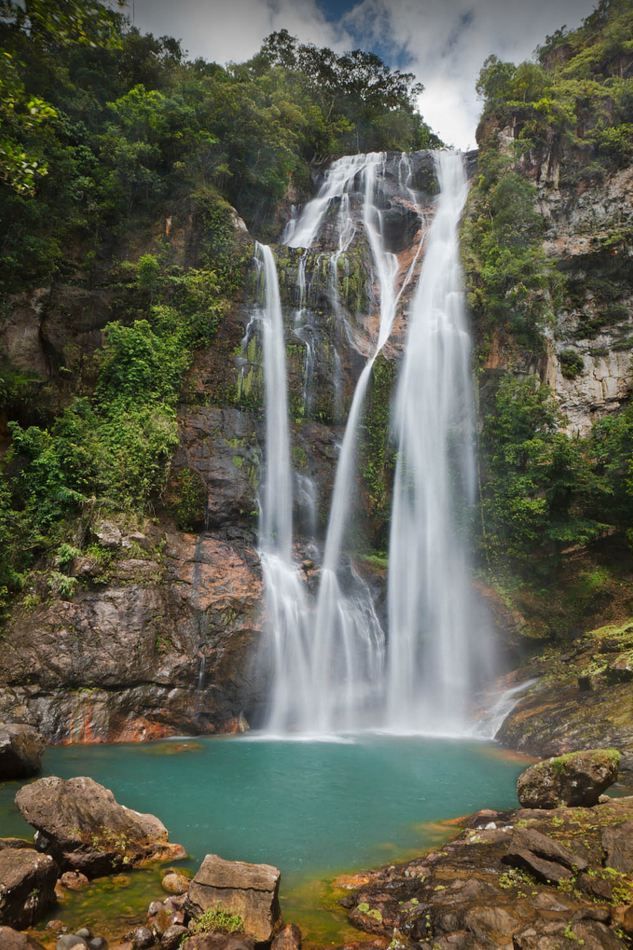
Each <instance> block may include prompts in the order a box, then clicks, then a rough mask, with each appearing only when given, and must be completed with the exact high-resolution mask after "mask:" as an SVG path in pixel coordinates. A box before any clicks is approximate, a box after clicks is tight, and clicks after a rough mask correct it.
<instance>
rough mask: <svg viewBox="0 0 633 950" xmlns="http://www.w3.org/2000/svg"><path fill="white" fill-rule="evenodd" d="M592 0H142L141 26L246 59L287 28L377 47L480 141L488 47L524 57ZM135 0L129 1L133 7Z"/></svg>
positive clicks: (206, 51)
mask: <svg viewBox="0 0 633 950" xmlns="http://www.w3.org/2000/svg"><path fill="white" fill-rule="evenodd" d="M594 3H595V0H359V2H358V3H356V5H355V6H354V7H353V8H352V10H351V11H350V12H349V13H347V14H346V15H345V16H344V17H343V18H342V19H341V20H340V21H339V22H338V23H331V22H329V21H328V20H327V19H326V17H325V16H324V14H323V12H322V10H321V9H320V7H319V5H318V2H317V0H178V2H174V0H135V3H134V6H135V21H136V25H137V26H138V27H139V28H140V29H143V30H148V31H150V32H152V33H154V34H156V35H158V36H161V35H164V34H167V35H170V36H176V37H177V38H179V39H181V40H182V41H183V46H184V47H185V49H187V50H188V51H189V53H190V55H191V56H193V57H195V56H203V57H205V58H206V59H210V60H214V61H216V62H220V63H225V62H229V61H234V62H240V61H242V60H244V59H248V58H249V57H250V56H252V55H253V54H254V53H255V52H257V50H258V49H259V47H260V45H261V42H262V40H263V38H264V37H265V36H266V35H267V34H268V33H271V32H272V31H273V30H279V29H282V28H285V29H287V30H289V31H290V33H292V34H294V35H296V36H299V37H300V39H301V40H303V41H304V42H308V41H309V42H313V43H316V44H318V45H326V46H331V47H333V48H334V49H337V50H342V49H349V48H350V47H352V46H363V47H365V48H372V47H375V46H378V47H379V50H380V51H381V52H382V53H383V55H384V54H385V53H386V52H388V53H389V54H390V55H391V56H392V57H393V61H397V62H403V59H402V57H404V61H405V62H406V66H405V68H406V69H407V70H410V71H412V72H415V73H416V75H417V76H418V78H419V79H420V81H421V82H423V83H424V86H425V92H424V93H423V95H422V96H421V99H420V110H421V112H422V114H423V115H424V117H425V119H426V121H427V122H428V123H429V124H430V125H431V127H432V128H434V129H435V130H436V131H437V132H439V134H440V135H441V137H442V138H443V139H444V140H445V141H446V142H447V143H448V144H452V145H456V146H458V147H460V148H467V147H469V146H474V144H475V128H476V125H477V117H478V115H479V112H480V108H481V104H480V103H479V102H478V100H477V96H476V93H475V83H476V80H477V76H478V74H479V70H480V68H481V65H482V63H483V61H484V59H485V58H486V56H488V55H489V54H490V53H496V54H497V55H498V56H500V57H501V58H502V59H509V60H512V61H514V62H519V61H521V60H523V59H526V58H528V57H529V56H530V55H531V53H532V51H533V50H534V48H535V47H536V46H537V45H538V44H539V43H541V42H542V41H543V40H544V39H545V36H546V35H547V34H548V33H552V32H554V31H555V30H556V29H558V28H559V27H560V26H562V25H563V24H567V25H568V26H569V27H573V26H576V25H577V24H578V23H579V22H580V21H581V20H582V19H583V17H585V16H587V14H589V13H590V12H591V10H592V9H593V8H594ZM131 7H132V0H129V3H128V9H129V10H131ZM386 58H389V57H386Z"/></svg>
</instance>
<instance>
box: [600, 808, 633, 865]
mask: <svg viewBox="0 0 633 950" xmlns="http://www.w3.org/2000/svg"><path fill="white" fill-rule="evenodd" d="M602 846H603V848H604V851H605V855H606V860H605V864H606V865H607V867H610V868H614V869H615V870H616V871H621V872H622V874H633V821H625V822H623V823H622V824H620V825H613V826H612V827H611V828H605V829H604V831H603V832H602Z"/></svg>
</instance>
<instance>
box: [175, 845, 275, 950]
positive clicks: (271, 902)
mask: <svg viewBox="0 0 633 950" xmlns="http://www.w3.org/2000/svg"><path fill="white" fill-rule="evenodd" d="M279 878H280V872H279V871H278V870H277V868H275V867H272V865H270V864H247V863H246V862H244V861H225V860H224V859H223V858H220V857H218V855H216V854H208V855H207V856H206V858H205V859H204V861H203V862H202V864H201V866H200V868H199V869H198V871H197V873H196V875H195V877H194V878H193V880H192V882H191V886H190V888H189V897H188V901H187V908H188V911H189V913H190V914H191V916H193V917H197V916H199V915H200V914H202V913H204V911H206V910H209V909H216V908H221V909H222V910H225V911H227V912H229V913H230V914H235V915H237V916H239V917H241V918H242V920H243V921H244V930H245V932H246V933H247V934H249V935H251V936H253V937H255V939H256V940H257V941H267V940H270V939H271V937H272V934H273V931H274V928H275V925H276V924H277V922H278V921H279V918H280V909H279Z"/></svg>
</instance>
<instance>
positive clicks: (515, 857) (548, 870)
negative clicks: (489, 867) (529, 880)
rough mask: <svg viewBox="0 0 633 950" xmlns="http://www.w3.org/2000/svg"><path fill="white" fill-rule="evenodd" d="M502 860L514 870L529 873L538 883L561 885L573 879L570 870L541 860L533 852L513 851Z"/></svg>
mask: <svg viewBox="0 0 633 950" xmlns="http://www.w3.org/2000/svg"><path fill="white" fill-rule="evenodd" d="M501 860H502V861H503V863H504V864H509V865H510V866H511V867H513V868H519V869H520V870H522V871H527V872H528V874H531V875H532V876H533V877H534V878H536V880H537V881H542V882H543V883H544V884H548V883H551V884H560V883H561V882H562V881H570V880H571V879H572V877H573V874H572V872H571V871H570V870H569V868H566V867H564V866H563V865H562V864H556V863H555V862H554V861H546V860H545V859H544V858H539V857H537V855H535V854H532V852H531V851H524V850H521V849H517V850H511V851H509V852H508V853H507V854H506V855H504V856H503V858H502V859H501Z"/></svg>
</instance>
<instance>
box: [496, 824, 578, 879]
mask: <svg viewBox="0 0 633 950" xmlns="http://www.w3.org/2000/svg"><path fill="white" fill-rule="evenodd" d="M512 846H513V847H514V848H520V849H523V850H527V851H531V852H532V853H533V854H536V855H538V857H540V858H544V859H545V860H547V861H554V862H556V863H557V864H562V865H563V866H564V867H566V868H569V870H570V871H585V870H586V869H587V867H588V866H589V864H588V862H587V861H586V859H585V858H583V857H582V855H580V854H576V853H574V852H573V851H571V850H570V849H569V848H566V847H565V846H564V845H562V844H560V843H559V842H558V841H555V840H554V839H553V838H550V837H549V836H548V835H544V834H542V833H541V832H540V831H537V830H536V828H519V829H517V830H516V831H515V832H514V834H513V836H512Z"/></svg>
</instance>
